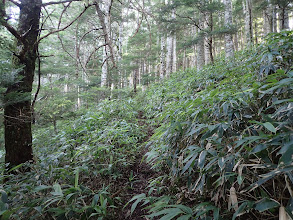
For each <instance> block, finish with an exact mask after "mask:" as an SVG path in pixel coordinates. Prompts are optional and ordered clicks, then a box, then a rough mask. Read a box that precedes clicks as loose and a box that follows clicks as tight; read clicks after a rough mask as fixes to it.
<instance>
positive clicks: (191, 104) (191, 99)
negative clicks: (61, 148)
mask: <svg viewBox="0 0 293 220" xmlns="http://www.w3.org/2000/svg"><path fill="white" fill-rule="evenodd" d="M290 36H292V32H282V33H275V34H272V35H271V36H270V37H269V39H268V41H267V43H266V44H264V45H261V46H260V47H259V48H257V49H256V50H255V51H251V52H250V51H244V52H240V53H238V54H237V55H236V57H235V60H234V61H233V62H231V63H227V62H226V61H225V60H224V59H223V58H218V60H217V62H216V63H215V65H214V66H207V67H205V68H204V69H203V70H202V71H200V72H196V71H194V70H188V71H186V72H182V73H178V74H174V75H173V76H172V77H171V79H170V80H168V81H167V82H164V84H157V85H154V86H152V87H151V89H150V90H148V91H147V97H146V98H145V99H144V100H142V102H147V103H148V106H147V107H146V109H145V111H146V112H147V115H148V117H149V118H153V119H154V120H157V123H158V124H160V127H159V128H158V129H157V130H156V132H155V134H154V135H153V137H152V141H151V142H150V143H149V146H150V147H151V151H150V152H148V153H147V160H148V161H150V162H151V163H152V164H153V168H155V169H158V170H164V171H165V172H166V176H165V177H164V178H163V180H162V181H159V182H157V185H158V186H157V187H159V186H161V187H162V186H170V187H163V190H162V191H161V192H160V193H163V194H170V195H172V198H173V200H172V203H171V205H168V206H167V205H166V207H163V208H161V209H158V210H152V209H151V210H150V211H151V212H153V214H151V215H149V217H150V218H152V217H155V216H163V217H161V219H172V218H178V219H181V217H182V219H188V218H195V219H220V218H221V217H219V216H226V217H225V218H226V219H227V218H232V217H233V218H236V217H237V216H239V215H245V216H247V218H249V216H252V217H251V218H255V216H258V218H262V216H263V215H266V214H268V213H270V215H272V216H277V215H278V210H277V209H276V208H278V207H279V206H280V205H281V204H283V205H285V206H287V211H288V210H290V209H289V207H291V203H292V201H291V200H289V199H288V198H290V193H291V192H290V190H291V188H290V182H291V184H292V183H293V178H292V177H293V176H292V171H293V167H292V155H293V151H292V146H293V143H292V124H293V121H292V118H293V117H292V116H293V115H292V114H293V111H292V101H293V100H292V91H293V86H292V85H293V78H292V77H293V69H292V49H293V44H292V37H290ZM267 68H269V71H266V69H267ZM259 73H261V74H259ZM232 187H235V189H236V197H237V198H238V205H237V206H236V207H239V208H238V209H237V208H236V211H234V210H231V209H230V205H231V204H230V205H229V200H231V196H229V195H228V196H227V195H226V194H229V193H227V192H229V190H231V188H232ZM277 191H278V192H280V193H281V196H280V194H278V193H277V194H276V193H275V192H277ZM174 195H176V197H174ZM179 204H180V205H181V204H182V205H187V206H189V207H191V208H192V210H193V212H192V213H189V212H185V211H184V210H183V209H182V208H180V207H177V205H179ZM234 205H235V204H234ZM198 206H201V207H205V206H207V207H205V208H203V209H204V210H205V211H203V212H199V213H200V214H198V213H197V212H196V211H195V210H197V208H196V207H198ZM184 207H186V206H184ZM234 207H235V206H234ZM186 208H187V207H186ZM219 208H220V209H219ZM218 212H219V213H218ZM288 213H289V211H288ZM214 215H216V216H218V217H217V218H216V217H215V216H214ZM179 216H180V217H179ZM191 216H192V217H191ZM227 216H229V217H227Z"/></svg>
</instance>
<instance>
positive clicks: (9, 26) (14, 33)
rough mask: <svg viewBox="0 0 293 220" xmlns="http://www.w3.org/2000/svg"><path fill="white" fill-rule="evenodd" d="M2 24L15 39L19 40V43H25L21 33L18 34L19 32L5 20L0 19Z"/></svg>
mask: <svg viewBox="0 0 293 220" xmlns="http://www.w3.org/2000/svg"><path fill="white" fill-rule="evenodd" d="M1 23H2V25H3V26H4V27H6V29H7V30H8V31H9V32H10V33H11V34H12V35H13V36H14V37H16V39H17V40H19V41H20V42H21V43H23V44H24V43H25V41H24V39H23V37H22V36H21V34H19V32H18V31H17V30H16V29H15V28H14V27H12V26H11V25H9V24H8V23H7V21H1Z"/></svg>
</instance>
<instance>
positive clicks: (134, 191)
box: [114, 111, 157, 220]
mask: <svg viewBox="0 0 293 220" xmlns="http://www.w3.org/2000/svg"><path fill="white" fill-rule="evenodd" d="M138 120H139V121H138V124H139V125H140V126H145V127H146V129H147V136H146V137H145V138H144V139H143V140H142V141H141V143H140V144H141V147H140V150H138V154H137V155H136V157H135V162H134V163H133V165H132V166H131V167H130V169H129V170H127V177H128V179H126V178H124V179H120V183H118V184H119V186H120V188H121V189H120V190H118V191H117V193H115V194H116V195H115V196H118V197H120V198H121V200H122V201H123V203H124V204H123V205H125V204H126V203H127V202H128V201H129V200H131V198H132V197H134V196H136V195H139V194H142V193H145V194H146V195H147V193H148V188H147V186H148V184H149V181H150V180H151V179H153V178H154V177H156V176H157V173H156V172H155V171H153V170H152V169H151V167H150V165H148V164H147V163H146V162H145V161H144V160H143V157H144V155H145V154H146V152H147V151H148V149H147V148H146V147H144V144H143V143H145V142H147V141H148V140H149V138H150V137H151V136H152V135H153V129H152V128H151V127H149V126H148V125H147V123H146V118H145V117H144V115H143V112H141V111H140V112H138ZM125 177H126V176H125ZM129 177H130V178H129ZM130 179H131V180H130ZM131 205H132V203H130V204H128V205H127V206H126V207H124V208H123V206H120V207H119V209H118V210H117V212H116V213H115V215H116V216H115V217H114V219H116V220H126V219H127V220H128V219H129V220H143V219H148V218H146V217H144V216H145V215H147V214H148V213H147V210H146V209H144V208H145V206H144V207H143V206H142V204H141V203H139V204H138V205H137V207H136V209H135V210H134V212H133V213H132V214H131Z"/></svg>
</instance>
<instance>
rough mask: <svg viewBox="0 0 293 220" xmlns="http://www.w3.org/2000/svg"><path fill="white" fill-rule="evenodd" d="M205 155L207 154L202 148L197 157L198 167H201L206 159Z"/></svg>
mask: <svg viewBox="0 0 293 220" xmlns="http://www.w3.org/2000/svg"><path fill="white" fill-rule="evenodd" d="M206 155H207V151H206V150H204V151H202V152H201V153H200V155H199V158H198V167H199V168H200V169H202V168H203V166H204V164H205V159H206Z"/></svg>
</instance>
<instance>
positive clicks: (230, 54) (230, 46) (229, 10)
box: [224, 0, 234, 58]
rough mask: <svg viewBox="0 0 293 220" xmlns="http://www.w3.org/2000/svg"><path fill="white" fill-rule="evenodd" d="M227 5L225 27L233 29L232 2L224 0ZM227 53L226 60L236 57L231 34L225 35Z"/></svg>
mask: <svg viewBox="0 0 293 220" xmlns="http://www.w3.org/2000/svg"><path fill="white" fill-rule="evenodd" d="M224 4H225V27H226V28H227V30H230V29H231V25H232V3H231V0H224ZM225 52H226V58H230V57H234V44H233V37H232V34H231V33H226V34H225Z"/></svg>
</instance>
